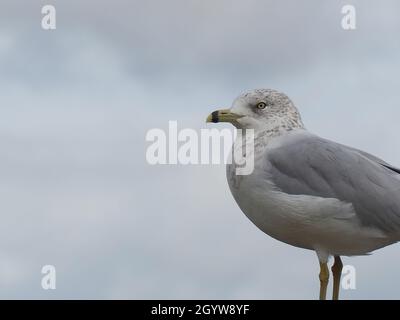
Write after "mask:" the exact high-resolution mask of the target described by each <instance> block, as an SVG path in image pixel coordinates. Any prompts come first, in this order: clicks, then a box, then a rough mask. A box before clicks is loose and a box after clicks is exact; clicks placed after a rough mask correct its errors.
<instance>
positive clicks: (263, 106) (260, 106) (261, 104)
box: [257, 102, 267, 109]
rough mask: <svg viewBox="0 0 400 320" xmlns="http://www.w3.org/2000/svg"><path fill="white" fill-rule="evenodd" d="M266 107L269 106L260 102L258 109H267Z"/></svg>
mask: <svg viewBox="0 0 400 320" xmlns="http://www.w3.org/2000/svg"><path fill="white" fill-rule="evenodd" d="M266 106H267V104H266V103H265V102H259V103H258V104H257V108H258V109H265V107H266Z"/></svg>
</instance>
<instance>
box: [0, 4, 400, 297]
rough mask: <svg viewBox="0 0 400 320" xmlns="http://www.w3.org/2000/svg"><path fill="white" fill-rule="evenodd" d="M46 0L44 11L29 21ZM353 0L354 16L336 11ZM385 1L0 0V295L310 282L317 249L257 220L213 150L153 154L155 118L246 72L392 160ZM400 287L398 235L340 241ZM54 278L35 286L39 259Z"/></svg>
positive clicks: (223, 102) (247, 81) (274, 288)
mask: <svg viewBox="0 0 400 320" xmlns="http://www.w3.org/2000/svg"><path fill="white" fill-rule="evenodd" d="M44 4H53V5H55V7H56V10H57V29H56V30H52V31H45V30H43V29H42V28H41V18H42V14H41V8H42V6H43V5H44ZM345 4H352V5H354V6H355V8H356V13H357V29H356V30H352V31H345V30H343V29H342V28H341V19H342V14H341V8H342V6H343V5H345ZM399 10H400V3H399V2H398V1H395V0H392V1H389V0H384V1H376V0H375V1H368V0H363V1H355V0H349V1H334V0H332V1H320V0H305V1H289V0H283V1H282V0H279V1H278V0H275V1H272V0H271V1H270V0H269V1H266V0H250V1H232V0H215V1H204V0H196V1H194V0H168V1H162V0H147V1H136V0H132V1H122V0H115V1H111V0H110V1H102V0H96V1H94V0H93V1H82V0H80V1H78V0H69V1H52V0H48V1H37V0H25V1H21V0H2V1H1V3H0V87H1V90H0V92H1V94H0V110H1V113H0V146H1V150H2V152H1V153H0V177H1V179H0V195H1V196H0V200H1V201H0V239H1V241H0V243H1V245H0V298H38V299H42V298H122V299H127V298H166V299H175V298H188V299H191V298H198V299H199V298H201V299H207V298H210V299H214V298H219V299H231V298H233V299H280V298H288V299H314V298H316V297H317V294H318V290H319V280H318V272H319V265H318V260H317V258H316V255H315V253H314V252H311V251H306V250H302V249H298V248H294V247H291V246H288V245H286V244H283V243H280V242H278V241H276V240H273V239H272V238H270V237H268V236H266V235H265V234H263V233H262V232H261V231H259V230H258V229H257V228H256V227H255V226H254V225H253V224H252V223H251V222H250V221H249V220H247V218H246V217H245V216H244V215H243V213H242V212H241V211H240V209H239V208H238V206H237V205H236V203H235V202H234V200H233V198H232V196H231V194H230V192H229V189H228V185H227V182H226V179H225V168H224V166H223V165H214V166H173V165H166V166H150V165H149V164H148V163H147V162H146V159H145V152H146V148H147V146H148V145H149V144H148V143H146V141H145V135H146V133H147V132H148V130H150V129H152V128H161V129H167V128H168V121H170V120H176V121H178V127H179V128H180V129H183V128H193V129H195V130H200V129H201V128H206V127H208V126H206V124H205V123H204V121H205V118H206V116H207V115H208V114H209V112H210V111H213V110H214V109H216V108H219V107H224V106H225V107H229V106H230V104H231V102H232V100H233V99H234V98H235V97H236V96H237V95H239V94H240V93H242V92H243V91H246V90H248V89H251V88H264V87H266V88H274V89H278V90H281V91H284V92H285V93H287V94H288V95H289V96H290V97H291V98H292V100H293V101H294V103H295V104H296V105H297V106H298V108H299V109H300V111H301V113H302V116H303V120H304V122H305V124H306V126H307V127H308V129H310V130H311V131H313V132H315V133H317V134H319V135H321V136H323V137H326V138H329V139H333V140H336V141H339V142H341V143H344V144H348V145H351V146H354V147H358V148H361V149H363V150H365V151H368V152H370V153H373V154H375V155H377V156H379V157H382V158H384V159H385V160H387V161H388V162H391V163H393V165H397V166H400V145H399V142H398V141H399V139H398V135H399V129H398V128H399V125H398V121H399V120H398V119H399V118H400V108H399V106H400V103H399V101H398V100H399V97H400V95H399V89H398V88H399V86H400V80H399V77H398V73H399V72H398V71H399V70H400V41H399V36H398V31H399V30H400V20H399V19H398V12H399ZM344 263H345V264H351V265H354V266H355V267H356V271H357V290H347V291H342V297H343V298H345V299H362V298H376V299H380V298H389V299H398V298H400V291H399V289H398V288H400V279H399V277H393V275H394V274H396V273H397V271H398V270H399V269H400V247H399V246H398V245H393V246H391V247H388V248H385V249H383V250H380V251H378V252H376V253H374V254H373V255H372V256H368V257H357V258H345V259H344ZM47 264H51V265H54V266H55V267H56V271H57V289H56V290H48V291H45V290H43V289H42V288H41V277H42V274H41V268H42V266H44V265H47Z"/></svg>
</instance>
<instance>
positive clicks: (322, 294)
mask: <svg viewBox="0 0 400 320" xmlns="http://www.w3.org/2000/svg"><path fill="white" fill-rule="evenodd" d="M319 266H320V268H321V271H320V273H319V281H320V283H321V284H320V290H319V300H326V289H327V287H328V280H329V269H328V264H327V263H326V262H324V263H322V262H320V263H319Z"/></svg>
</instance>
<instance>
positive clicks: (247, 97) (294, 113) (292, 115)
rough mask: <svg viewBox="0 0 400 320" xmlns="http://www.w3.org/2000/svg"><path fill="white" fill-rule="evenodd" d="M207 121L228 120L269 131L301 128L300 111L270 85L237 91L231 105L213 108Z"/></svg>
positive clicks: (245, 126)
mask: <svg viewBox="0 0 400 320" xmlns="http://www.w3.org/2000/svg"><path fill="white" fill-rule="evenodd" d="M207 122H214V123H216V122H230V123H232V124H233V125H234V126H235V127H236V128H239V129H254V131H256V132H266V133H268V135H279V134H281V133H283V132H287V131H291V130H294V129H300V128H304V125H303V122H302V121H301V116H300V113H299V111H298V110H297V108H296V107H295V105H294V104H293V103H292V101H291V100H290V99H289V97H288V96H287V95H285V94H284V93H281V92H278V91H276V90H272V89H256V90H251V91H249V92H247V93H244V94H242V95H240V96H239V97H237V98H236V99H235V100H234V101H233V104H232V107H231V108H230V109H221V110H217V111H214V112H212V113H211V114H210V115H209V116H208V117H207Z"/></svg>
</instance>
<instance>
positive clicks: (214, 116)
mask: <svg viewBox="0 0 400 320" xmlns="http://www.w3.org/2000/svg"><path fill="white" fill-rule="evenodd" d="M242 117H243V116H241V115H239V114H236V113H233V112H231V111H230V110H229V109H223V110H217V111H214V112H212V113H211V114H210V115H209V116H208V117H207V120H206V122H214V123H217V122H230V123H235V122H236V120H237V119H240V118H242Z"/></svg>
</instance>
